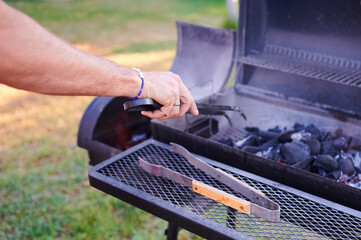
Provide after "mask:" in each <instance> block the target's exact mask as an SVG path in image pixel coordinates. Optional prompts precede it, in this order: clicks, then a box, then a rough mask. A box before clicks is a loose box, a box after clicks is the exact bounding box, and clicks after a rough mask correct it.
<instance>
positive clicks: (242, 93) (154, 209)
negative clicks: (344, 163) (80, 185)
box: [78, 0, 361, 239]
mask: <svg viewBox="0 0 361 240" xmlns="http://www.w3.org/2000/svg"><path fill="white" fill-rule="evenodd" d="M239 3H240V11H239V23H238V30H237V34H235V33H234V32H233V31H231V30H225V29H215V28H209V27H205V26H199V25H194V24H188V23H180V22H179V23H177V28H178V45H177V55H176V57H175V59H174V63H173V66H172V68H171V71H173V72H175V73H177V74H179V75H180V76H181V77H182V79H183V81H184V82H185V84H186V85H187V87H188V88H189V89H190V91H191V92H192V95H193V96H194V98H195V100H196V101H197V102H199V103H208V104H218V105H236V106H239V107H241V108H242V109H243V110H244V112H245V113H246V115H247V119H248V120H247V122H245V121H244V120H243V119H242V118H240V116H239V114H237V113H227V115H219V116H217V115H201V116H197V117H195V116H191V115H186V116H184V117H182V118H179V119H171V120H166V121H162V122H160V121H157V120H152V121H149V119H147V118H144V117H142V116H141V115H140V114H139V112H125V111H124V110H123V109H122V106H123V104H124V103H125V102H126V101H128V99H127V98H121V97H120V98H103V97H100V98H96V99H94V101H93V102H92V103H91V104H90V105H89V107H88V108H87V110H86V112H85V113H84V116H83V119H82V121H81V124H80V128H79V135H78V145H79V146H81V147H83V148H86V149H87V150H88V152H89V158H90V163H91V164H92V165H95V164H97V165H96V166H94V167H93V168H91V169H90V170H89V178H90V184H91V185H92V186H93V187H96V188H98V189H99V190H101V191H104V192H106V193H108V194H111V195H113V196H115V197H117V198H119V199H121V200H124V201H126V202H128V203H130V204H132V205H134V206H137V207H139V208H142V209H144V210H146V211H148V212H150V213H152V214H154V215H156V216H158V217H161V218H163V219H165V220H167V221H169V223H170V224H169V228H168V239H174V238H176V235H177V230H178V227H181V228H184V229H187V230H189V231H191V232H194V233H196V234H198V235H200V236H203V237H205V238H209V239H247V238H266V239H268V238H272V239H273V238H274V239H327V238H331V239H360V238H361V228H360V226H361V212H360V211H361V189H358V188H354V187H351V186H348V185H345V184H342V183H340V182H337V181H334V180H331V179H329V178H326V177H323V176H320V175H318V174H315V173H311V172H309V171H305V170H303V169H300V168H296V167H293V166H289V165H285V164H281V163H279V162H277V161H273V160H270V159H266V158H264V157H262V156H258V155H256V154H253V153H249V152H246V151H243V150H241V149H238V148H236V147H232V146H227V145H225V144H223V142H222V141H223V140H224V139H227V138H230V139H231V140H232V141H234V142H235V141H239V140H242V139H244V138H245V137H246V135H247V134H248V133H247V132H246V131H245V130H244V129H245V127H258V128H261V129H268V128H273V127H275V126H276V125H279V126H285V127H287V128H292V126H293V125H294V123H296V122H298V123H302V124H304V125H309V124H313V125H315V126H318V127H319V128H320V129H322V130H323V131H330V132H334V131H335V130H336V129H342V132H343V134H345V135H348V136H351V137H352V139H353V142H355V143H360V142H361V48H360V47H359V42H360V40H361V28H359V27H358V23H359V22H360V21H359V20H361V14H360V13H361V5H360V2H359V1H356V0H350V1H346V2H341V1H337V0H328V1H326V0H313V1H311V0H305V1H296V0H240V2H239ZM230 76H231V77H230ZM149 138H152V139H149ZM146 139H148V140H146ZM144 140H145V141H144ZM142 141H143V142H142ZM140 142H142V143H140ZM170 142H175V143H178V144H180V145H182V146H184V147H185V148H187V149H188V150H189V151H190V152H192V153H193V154H198V157H199V158H201V159H203V160H204V161H206V162H207V163H209V164H211V165H213V166H215V167H218V168H220V169H222V170H224V171H225V172H227V173H229V174H232V175H233V176H234V177H236V178H238V179H240V180H242V181H244V182H246V183H248V184H249V185H251V186H253V187H255V188H256V189H258V190H261V191H262V192H264V193H265V194H266V195H267V197H269V198H270V199H271V200H273V201H274V202H276V203H278V204H279V205H280V207H281V221H280V222H278V223H270V222H267V221H266V220H263V219H261V218H257V217H255V216H252V215H250V216H249V215H245V214H242V213H239V212H237V211H234V210H232V209H230V208H228V207H226V206H225V205H223V204H220V203H217V202H215V201H213V200H211V199H208V198H205V197H203V196H201V195H198V194H196V193H194V192H192V191H191V189H189V188H186V187H184V186H181V185H179V184H177V183H175V182H173V181H171V180H167V179H163V178H162V177H157V176H152V175H149V174H147V173H146V172H144V171H142V169H141V168H139V165H138V162H137V161H138V158H139V157H144V156H147V157H148V158H151V159H152V160H153V161H154V162H153V163H155V164H159V165H163V166H165V167H167V168H169V169H171V170H173V171H176V172H179V173H181V174H183V175H186V176H188V177H191V178H193V179H195V180H198V181H201V182H204V183H206V184H208V185H211V186H213V187H216V188H218V189H220V190H222V191H224V192H228V193H230V194H233V195H235V196H238V197H240V198H244V196H242V195H241V194H240V193H236V192H234V191H233V190H232V189H229V188H228V187H227V186H225V185H223V184H222V183H220V182H218V181H217V180H215V179H213V178H212V177H210V176H207V175H206V174H204V173H202V172H200V171H199V170H198V169H196V168H194V167H193V166H191V165H189V164H188V163H187V162H186V161H185V159H184V158H182V157H181V156H179V155H177V154H174V153H172V152H171V151H169V145H168V143H170ZM356 145H357V144H356ZM128 148H129V149H128ZM126 149H128V150H126Z"/></svg>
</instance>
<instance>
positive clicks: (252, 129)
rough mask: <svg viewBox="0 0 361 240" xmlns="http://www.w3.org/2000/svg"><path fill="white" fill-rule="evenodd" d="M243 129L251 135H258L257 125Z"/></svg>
mask: <svg viewBox="0 0 361 240" xmlns="http://www.w3.org/2000/svg"><path fill="white" fill-rule="evenodd" d="M245 129H246V131H247V132H249V133H250V134H252V135H258V133H259V128H258V127H246V128H245Z"/></svg>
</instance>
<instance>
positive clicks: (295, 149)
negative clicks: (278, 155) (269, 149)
mask: <svg viewBox="0 0 361 240" xmlns="http://www.w3.org/2000/svg"><path fill="white" fill-rule="evenodd" d="M281 151H282V154H283V160H284V161H285V162H286V164H288V165H292V164H295V163H298V162H300V161H302V160H305V159H307V158H309V157H310V156H311V154H310V148H309V147H308V146H307V145H306V144H304V143H302V142H300V141H297V140H293V141H292V142H289V143H285V144H283V146H282V148H281Z"/></svg>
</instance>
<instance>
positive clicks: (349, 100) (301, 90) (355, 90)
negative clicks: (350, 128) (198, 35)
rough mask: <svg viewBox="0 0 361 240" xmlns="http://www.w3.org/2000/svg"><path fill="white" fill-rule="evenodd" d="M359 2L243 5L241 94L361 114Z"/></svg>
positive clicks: (290, 0)
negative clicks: (266, 94) (250, 91)
mask: <svg viewBox="0 0 361 240" xmlns="http://www.w3.org/2000/svg"><path fill="white" fill-rule="evenodd" d="M360 13H361V5H360V1H358V0H350V1H346V2H345V1H339V0H305V1H297V0H252V1H249V0H240V14H239V24H238V33H237V34H238V35H237V47H238V49H237V53H236V58H235V60H236V62H237V66H238V68H237V87H236V88H237V89H238V90H239V91H242V89H243V88H244V86H245V85H249V86H252V87H256V88H259V89H264V90H267V91H272V92H276V93H278V94H280V95H281V96H283V97H285V98H290V97H293V98H298V99H303V100H306V101H307V102H313V103H320V104H325V105H329V106H332V107H336V108H338V109H342V110H347V111H348V112H350V111H351V112H356V113H360V112H361V101H360V100H361V48H360V41H361V28H360V27H359V26H358V23H359V22H360V21H361V14H360Z"/></svg>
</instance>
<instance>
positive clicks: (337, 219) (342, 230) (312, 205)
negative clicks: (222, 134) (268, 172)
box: [89, 140, 361, 239]
mask: <svg viewBox="0 0 361 240" xmlns="http://www.w3.org/2000/svg"><path fill="white" fill-rule="evenodd" d="M119 156H120V157H114V158H113V159H110V160H108V161H106V162H103V163H102V164H100V166H95V167H93V168H92V169H91V170H90V171H89V175H90V177H92V176H93V177H94V176H96V175H97V174H98V177H97V178H99V174H100V176H106V178H105V180H103V181H104V183H105V185H106V184H111V185H112V186H114V185H115V184H114V180H115V181H116V182H121V183H123V184H125V185H127V186H130V187H132V188H135V189H138V190H141V191H142V192H146V193H148V194H150V195H152V196H155V197H157V198H159V199H161V200H162V201H163V202H164V203H167V204H169V203H171V204H172V205H174V206H175V208H177V207H181V209H185V210H187V211H188V212H191V213H194V214H197V215H198V216H201V217H202V218H201V220H199V221H202V219H207V220H211V221H213V222H215V223H217V224H219V225H222V226H224V227H226V229H227V231H229V232H237V233H242V234H243V236H249V237H252V238H256V239H360V238H361V228H360V226H361V213H360V212H358V211H355V210H353V209H349V208H346V207H343V206H341V205H338V204H335V203H332V202H329V201H327V200H324V199H320V198H317V197H315V196H312V195H309V194H307V193H304V192H301V191H298V190H296V189H292V188H289V187H286V186H283V185H281V184H278V183H275V182H271V181H269V180H267V179H263V178H260V177H258V176H254V175H252V174H249V173H246V172H243V171H241V170H238V169H234V168H231V167H228V166H226V165H222V164H220V163H217V162H214V161H211V160H207V159H204V160H205V161H207V162H209V163H210V164H212V165H215V166H216V167H219V168H221V169H223V170H224V171H226V172H228V173H230V174H232V175H233V176H235V177H236V178H238V179H240V180H242V181H244V182H247V183H248V184H249V185H251V186H253V187H255V188H256V189H258V190H261V191H262V192H263V193H265V194H266V195H267V196H268V197H269V198H270V199H272V200H273V201H275V202H276V203H278V204H279V205H280V207H281V221H280V222H278V223H271V222H267V221H266V220H263V219H261V218H258V217H255V216H251V215H246V214H242V213H239V212H237V211H234V210H232V209H230V208H228V207H226V206H225V205H223V204H220V203H217V202H215V201H213V200H211V199H208V198H205V197H203V196H201V195H199V194H197V193H194V192H192V190H191V189H190V188H187V187H184V186H181V185H179V184H177V183H175V182H173V181H171V180H167V179H165V178H163V177H156V176H153V175H150V174H148V173H146V172H144V171H143V170H142V169H140V167H139V165H138V158H139V157H146V159H147V160H148V161H151V162H152V163H155V164H159V165H163V166H165V167H167V168H170V169H172V170H174V171H176V172H179V173H182V174H184V175H187V176H189V177H192V178H194V179H196V180H198V181H201V182H204V183H206V184H209V185H212V186H214V187H217V188H219V189H221V190H223V191H225V192H228V193H231V194H234V195H236V196H239V197H242V196H241V195H240V194H238V193H235V192H234V191H233V190H231V189H230V188H229V187H227V186H226V185H224V184H222V183H220V182H218V181H217V180H215V179H213V178H212V177H209V176H208V175H206V174H205V173H203V172H202V171H200V170H198V169H196V168H194V167H193V166H192V165H190V164H189V163H188V162H187V161H186V160H185V159H184V158H183V157H182V156H180V155H178V154H174V153H172V152H171V151H170V150H169V149H168V145H165V144H162V143H159V142H157V141H154V140H148V141H146V142H144V143H143V144H141V145H138V146H136V147H134V148H132V149H131V151H129V153H127V152H124V153H122V154H121V155H119ZM110 179H111V180H110ZM112 181H113V182H112ZM105 185H104V186H105ZM102 187H103V185H102V186H99V185H98V186H97V188H99V189H101V190H103V189H102ZM130 203H131V202H130ZM228 236H229V235H228Z"/></svg>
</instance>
